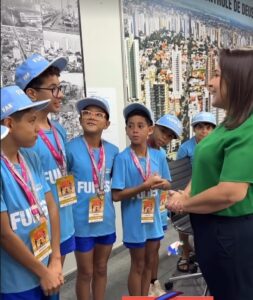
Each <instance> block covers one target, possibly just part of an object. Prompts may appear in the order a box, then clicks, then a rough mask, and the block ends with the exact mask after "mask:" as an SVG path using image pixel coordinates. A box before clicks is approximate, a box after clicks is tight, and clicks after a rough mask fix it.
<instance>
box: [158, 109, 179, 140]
mask: <svg viewBox="0 0 253 300" xmlns="http://www.w3.org/2000/svg"><path fill="white" fill-rule="evenodd" d="M155 124H156V125H160V126H163V127H166V128H168V129H170V130H171V131H173V133H174V134H175V136H176V138H180V135H181V134H182V131H183V126H182V123H181V122H180V121H179V119H178V118H177V117H176V116H174V115H172V114H167V115H164V116H162V117H161V118H160V119H158V120H157V121H156V123H155Z"/></svg>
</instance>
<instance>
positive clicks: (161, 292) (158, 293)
mask: <svg viewBox="0 0 253 300" xmlns="http://www.w3.org/2000/svg"><path fill="white" fill-rule="evenodd" d="M153 292H154V296H162V295H164V294H166V292H165V290H163V289H162V287H161V284H160V282H159V281H158V280H156V281H155V282H154V284H153Z"/></svg>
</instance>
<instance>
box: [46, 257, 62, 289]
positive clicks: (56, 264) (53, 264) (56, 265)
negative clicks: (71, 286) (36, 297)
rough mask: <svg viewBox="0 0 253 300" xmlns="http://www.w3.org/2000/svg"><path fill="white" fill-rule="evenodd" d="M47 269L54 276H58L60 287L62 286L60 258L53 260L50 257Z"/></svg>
mask: <svg viewBox="0 0 253 300" xmlns="http://www.w3.org/2000/svg"><path fill="white" fill-rule="evenodd" d="M48 269H51V270H52V271H53V272H55V273H56V274H58V276H59V279H60V281H61V285H63V284H64V277H63V274H62V264H61V258H60V257H59V258H54V257H51V258H50V263H49V265H48Z"/></svg>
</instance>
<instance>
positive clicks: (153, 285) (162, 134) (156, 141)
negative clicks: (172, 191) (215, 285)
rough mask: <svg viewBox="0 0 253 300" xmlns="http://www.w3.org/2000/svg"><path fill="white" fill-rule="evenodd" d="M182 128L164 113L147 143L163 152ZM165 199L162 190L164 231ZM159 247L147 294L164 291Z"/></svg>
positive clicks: (165, 228)
mask: <svg viewBox="0 0 253 300" xmlns="http://www.w3.org/2000/svg"><path fill="white" fill-rule="evenodd" d="M182 129H183V128H182V123H181V122H180V121H179V119H178V118H177V117H176V116H174V115H172V114H166V115H164V116H162V117H161V118H160V119H158V120H157V121H156V123H155V126H154V131H153V133H152V134H151V135H150V136H149V139H148V145H149V146H150V147H152V148H154V149H157V150H161V151H163V152H164V149H163V148H161V147H165V146H167V145H168V144H169V143H170V142H171V141H172V139H179V138H180V136H181V134H182ZM170 180H171V178H170ZM167 199H168V192H167V191H162V192H161V195H160V212H161V218H162V225H163V230H164V231H166V230H167V227H168V211H167V209H166V202H167ZM159 248H160V243H159V244H158V247H157V255H156V257H155V258H154V266H153V268H152V275H151V282H150V287H149V296H161V295H163V294H165V293H166V292H165V290H163V289H162V287H161V284H160V282H159V280H158V279H157V275H158V265H159Z"/></svg>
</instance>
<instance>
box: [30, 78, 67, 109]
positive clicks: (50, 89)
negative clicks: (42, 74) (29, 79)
mask: <svg viewBox="0 0 253 300" xmlns="http://www.w3.org/2000/svg"><path fill="white" fill-rule="evenodd" d="M59 87H60V80H59V77H58V76H57V75H50V76H48V77H46V78H44V80H43V84H42V85H41V86H39V87H38V89H36V88H32V89H28V90H27V94H28V96H29V97H30V98H31V99H32V100H33V101H40V100H45V99H51V101H50V103H49V105H48V106H47V107H46V108H45V110H46V111H47V112H51V113H57V112H59V111H60V109H61V102H62V99H63V97H64V94H63V92H62V91H61V90H60V89H59ZM29 90H30V91H29Z"/></svg>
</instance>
